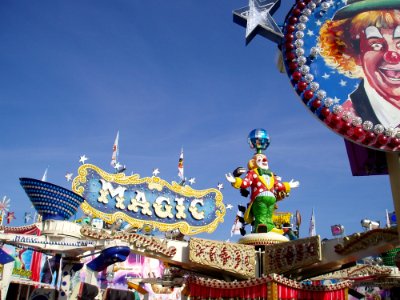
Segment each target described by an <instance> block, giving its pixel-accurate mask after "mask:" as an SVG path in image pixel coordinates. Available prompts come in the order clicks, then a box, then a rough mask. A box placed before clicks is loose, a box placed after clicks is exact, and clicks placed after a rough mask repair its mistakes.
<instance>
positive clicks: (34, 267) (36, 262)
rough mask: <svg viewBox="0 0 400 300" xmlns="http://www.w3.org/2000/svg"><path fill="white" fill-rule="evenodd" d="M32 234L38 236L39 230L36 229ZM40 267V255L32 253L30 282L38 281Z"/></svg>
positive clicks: (35, 252)
mask: <svg viewBox="0 0 400 300" xmlns="http://www.w3.org/2000/svg"><path fill="white" fill-rule="evenodd" d="M34 234H36V235H38V236H40V234H41V232H40V229H39V228H37V227H36V230H35V232H34ZM41 266H42V253H40V252H37V251H33V254H32V262H31V272H32V275H31V279H32V281H40V268H41Z"/></svg>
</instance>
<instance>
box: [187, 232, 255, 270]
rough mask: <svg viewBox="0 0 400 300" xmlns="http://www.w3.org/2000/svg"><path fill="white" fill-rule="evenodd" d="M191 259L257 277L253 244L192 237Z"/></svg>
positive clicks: (213, 266) (215, 267) (201, 263)
mask: <svg viewBox="0 0 400 300" xmlns="http://www.w3.org/2000/svg"><path fill="white" fill-rule="evenodd" d="M189 260H190V261H191V262H194V263H197V264H200V265H202V266H207V267H209V268H213V269H218V270H224V271H227V272H231V273H235V274H238V275H242V276H245V277H246V278H254V277H255V251H254V247H253V246H247V245H240V244H236V243H226V242H218V241H211V240H205V239H199V238H191V239H190V241H189Z"/></svg>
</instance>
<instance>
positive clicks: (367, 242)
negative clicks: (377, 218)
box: [335, 228, 398, 255]
mask: <svg viewBox="0 0 400 300" xmlns="http://www.w3.org/2000/svg"><path fill="white" fill-rule="evenodd" d="M397 239H398V234H397V228H388V229H374V230H370V231H367V232H363V233H355V234H353V235H350V236H346V237H344V238H343V244H337V245H335V252H336V253H339V254H342V255H346V254H349V253H352V252H356V251H360V250H365V249H367V248H369V247H371V246H376V245H378V244H379V243H382V242H384V243H389V242H393V241H397Z"/></svg>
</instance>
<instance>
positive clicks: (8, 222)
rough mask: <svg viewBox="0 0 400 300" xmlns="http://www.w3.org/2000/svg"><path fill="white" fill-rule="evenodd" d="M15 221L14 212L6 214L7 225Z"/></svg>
mask: <svg viewBox="0 0 400 300" xmlns="http://www.w3.org/2000/svg"><path fill="white" fill-rule="evenodd" d="M14 219H15V213H14V212H11V211H9V212H7V224H10V223H11V221H12V220H14Z"/></svg>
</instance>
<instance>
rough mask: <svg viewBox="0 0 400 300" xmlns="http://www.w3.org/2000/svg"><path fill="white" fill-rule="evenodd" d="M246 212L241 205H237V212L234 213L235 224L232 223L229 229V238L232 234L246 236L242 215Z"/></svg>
mask: <svg viewBox="0 0 400 300" xmlns="http://www.w3.org/2000/svg"><path fill="white" fill-rule="evenodd" d="M245 211H246V207H244V206H242V205H238V211H237V213H236V219H235V222H234V223H233V226H232V229H231V236H233V235H234V234H235V235H236V234H237V235H238V234H241V235H245V234H246V229H245V222H244V213H245Z"/></svg>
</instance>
